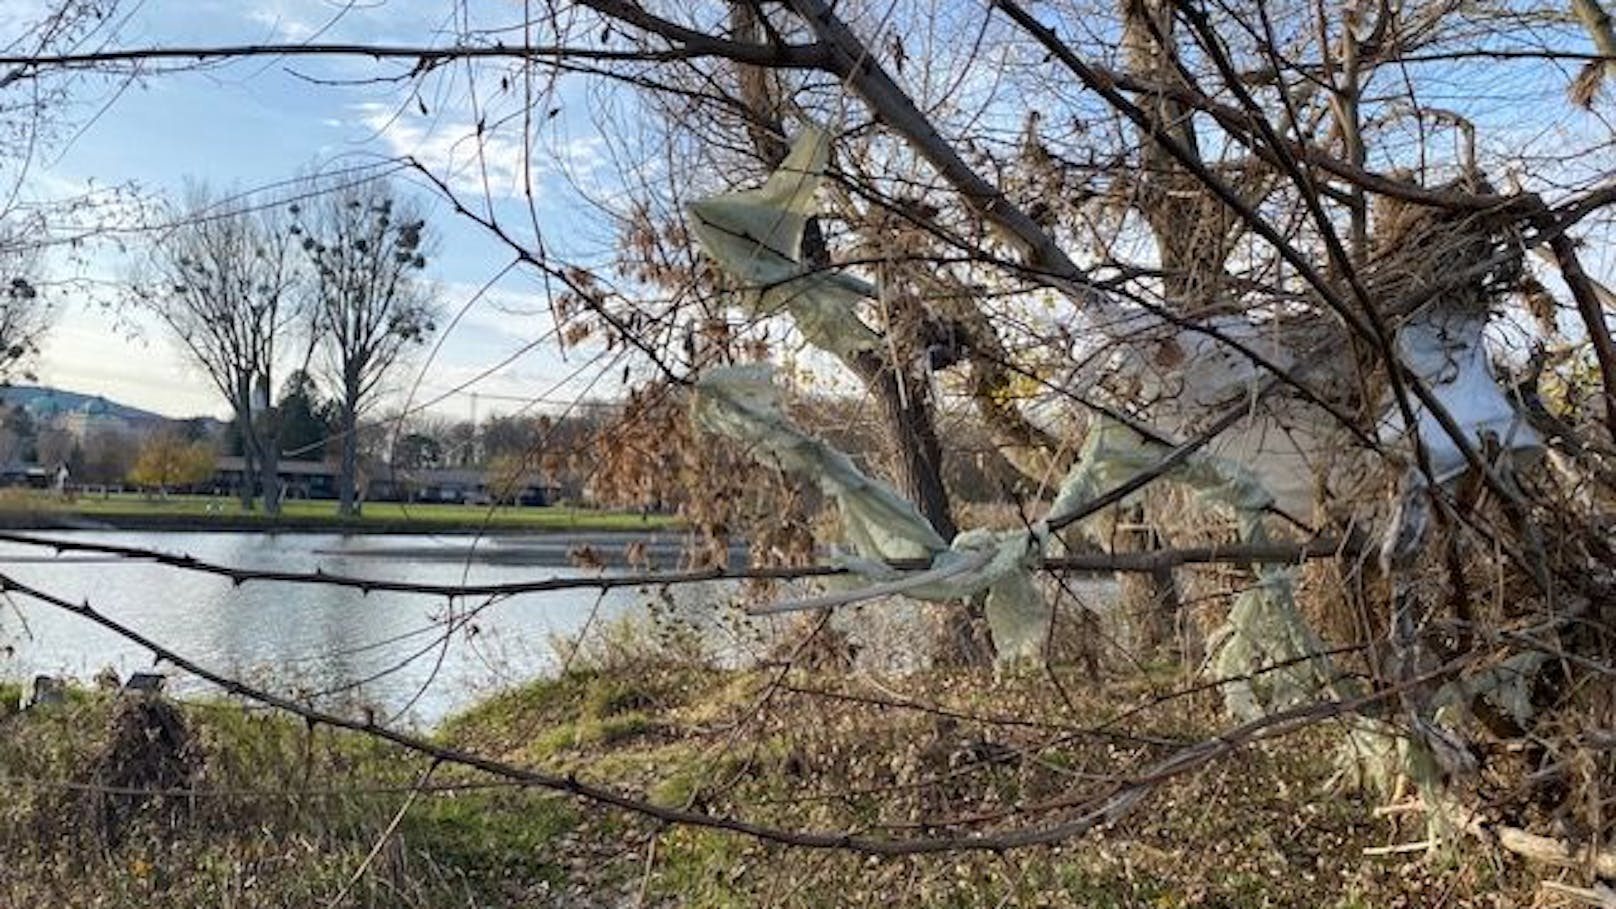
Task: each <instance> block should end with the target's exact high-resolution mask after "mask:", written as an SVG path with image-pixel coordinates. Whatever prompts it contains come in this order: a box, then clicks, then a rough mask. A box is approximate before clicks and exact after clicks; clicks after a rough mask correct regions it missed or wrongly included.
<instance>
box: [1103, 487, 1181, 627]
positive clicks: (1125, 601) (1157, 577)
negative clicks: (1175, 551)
mask: <svg viewBox="0 0 1616 909" xmlns="http://www.w3.org/2000/svg"><path fill="white" fill-rule="evenodd" d="M1145 521H1146V517H1145V510H1144V508H1142V507H1138V506H1136V507H1134V508H1131V509H1129V510H1128V511H1127V512H1125V513H1124V514H1123V516H1122V518H1121V522H1126V523H1125V525H1124V526H1121V527H1118V528H1117V533H1116V535H1115V537H1114V541H1113V545H1112V547H1111V550H1112V551H1113V552H1148V551H1151V550H1155V549H1160V548H1161V539H1160V538H1159V537H1157V535H1156V532H1155V530H1154V529H1153V528H1151V527H1149V526H1148V525H1147V524H1146V523H1145ZM1119 523H1120V522H1119ZM1117 599H1118V601H1119V603H1118V605H1119V606H1120V607H1121V611H1122V614H1123V615H1124V616H1125V617H1126V619H1127V622H1128V632H1129V636H1130V638H1131V641H1130V643H1131V644H1132V646H1133V652H1134V654H1135V655H1137V656H1149V655H1152V654H1155V653H1156V652H1157V651H1159V650H1160V649H1161V648H1162V646H1163V645H1166V644H1172V645H1175V646H1174V648H1173V649H1174V650H1177V649H1178V648H1177V647H1176V645H1177V643H1178V636H1177V635H1175V634H1174V633H1173V630H1174V628H1175V626H1176V625H1177V619H1178V612H1179V595H1178V584H1177V582H1176V581H1175V580H1174V578H1173V570H1172V569H1171V568H1157V569H1154V570H1152V571H1150V572H1122V573H1120V574H1118V575H1117Z"/></svg>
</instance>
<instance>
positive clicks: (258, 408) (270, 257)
mask: <svg viewBox="0 0 1616 909" xmlns="http://www.w3.org/2000/svg"><path fill="white" fill-rule="evenodd" d="M293 241H294V238H293V237H292V235H291V234H290V233H289V232H288V226H287V224H286V222H285V220H284V215H283V213H282V209H281V207H280V206H279V205H278V204H274V203H267V204H262V205H258V204H255V203H254V202H253V200H251V199H249V198H228V199H227V198H225V197H223V196H220V195H218V194H215V193H213V192H210V191H209V190H208V189H207V188H206V187H203V186H198V187H194V188H193V189H191V190H190V191H189V194H188V197H187V200H186V205H185V209H184V211H183V213H181V214H180V215H179V216H178V218H177V221H176V223H175V226H174V227H173V229H172V230H170V231H168V232H167V233H166V234H165V235H164V236H162V237H160V238H158V240H157V241H156V242H155V243H154V244H153V246H152V249H151V251H150V261H149V274H148V275H147V276H146V277H145V278H144V279H143V280H141V281H139V282H138V283H136V284H135V285H134V288H133V293H134V299H135V302H136V304H137V305H138V306H140V307H142V308H143V309H145V310H146V311H148V312H150V313H151V314H153V315H154V316H156V317H157V319H158V320H159V321H160V322H162V324H163V325H164V326H165V327H166V328H167V329H168V330H169V332H170V333H171V334H172V335H173V336H174V337H175V338H176V339H177V340H178V341H179V342H180V345H181V346H182V347H183V349H184V350H185V352H186V353H187V354H188V355H189V357H190V359H191V361H192V362H193V363H195V364H196V366H198V367H199V368H200V369H201V370H202V371H203V372H204V373H205V374H206V375H207V377H208V379H209V381H211V382H212V383H213V385H214V387H215V388H216V389H218V391H219V393H220V394H221V395H223V396H224V399H225V401H226V402H227V403H228V404H229V405H230V411H231V414H232V417H233V419H234V420H235V422H236V425H237V427H238V429H239V431H240V433H241V439H242V447H243V451H244V454H245V457H246V462H247V479H246V480H245V482H244V483H243V484H242V489H241V502H242V505H243V506H244V507H247V508H251V507H252V505H253V500H254V488H253V487H254V480H253V479H252V477H253V475H254V474H255V473H256V478H257V479H256V484H257V486H258V488H259V492H260V493H261V495H262V497H263V504H264V510H265V511H267V512H269V513H270V514H277V513H279V511H280V481H279V479H278V466H279V459H280V421H279V419H278V417H277V414H276V412H275V408H274V406H273V400H274V399H273V397H272V393H273V389H274V387H275V385H274V378H275V372H276V370H277V369H278V368H279V366H280V365H281V356H282V354H283V353H284V352H285V351H284V348H285V347H286V346H288V345H290V344H292V343H293V342H294V341H297V342H302V343H303V344H305V345H306V344H307V343H308V339H309V335H308V329H307V321H308V313H309V309H308V298H307V296H306V294H305V285H304V284H303V276H302V271H301V269H300V265H301V260H300V258H299V257H298V255H297V252H296V250H295V248H294V242H293ZM303 359H304V360H305V361H306V360H307V356H306V353H305V354H304V356H303Z"/></svg>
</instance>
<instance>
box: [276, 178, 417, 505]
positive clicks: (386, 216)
mask: <svg viewBox="0 0 1616 909" xmlns="http://www.w3.org/2000/svg"><path fill="white" fill-rule="evenodd" d="M292 214H293V217H294V218H295V219H296V223H294V224H293V225H292V226H291V227H290V228H289V230H290V231H291V233H292V235H293V237H294V239H295V240H296V241H297V245H298V246H299V248H301V249H302V250H303V252H304V253H305V254H306V257H307V260H308V262H309V266H310V281H311V282H312V284H311V286H312V292H313V305H314V307H315V309H314V320H315V325H316V330H317V331H318V332H319V334H320V337H321V341H322V350H323V357H324V371H325V374H326V375H325V378H326V381H327V382H329V383H330V384H331V386H332V387H333V388H334V389H335V391H336V398H337V404H338V427H337V430H338V432H339V433H340V435H341V447H342V463H341V473H340V474H339V477H338V484H339V486H338V489H339V504H338V509H339V513H341V514H343V515H355V514H358V513H359V502H358V496H357V494H356V493H357V489H356V487H357V482H356V481H357V477H358V470H359V419H360V417H361V416H363V415H364V413H365V411H366V410H367V409H368V408H369V407H370V406H372V405H373V404H375V403H376V400H377V398H378V394H379V392H380V391H381V390H382V387H383V386H382V382H383V380H384V379H386V378H387V376H388V374H389V372H390V371H391V370H392V369H393V367H394V366H395V365H397V363H398V362H399V359H400V357H401V356H402V355H403V354H404V353H405V351H407V350H408V349H409V348H410V347H412V346H414V345H418V344H421V343H423V342H424V341H426V340H427V339H428V338H430V337H431V336H432V334H433V332H435V331H436V330H437V326H436V324H435V321H434V320H435V319H436V309H435V307H434V305H433V301H432V299H431V292H430V290H429V288H428V286H427V285H426V284H425V283H424V282H423V281H422V280H421V279H420V273H421V270H422V269H423V268H425V267H426V261H427V254H428V252H429V251H430V249H431V245H432V244H431V237H430V235H429V233H428V232H427V226H426V220H425V218H424V217H423V216H422V214H421V210H420V207H419V206H418V205H416V204H415V203H414V202H413V201H412V200H410V199H409V198H408V197H406V196H404V195H402V194H400V193H399V191H398V189H397V188H396V187H395V186H394V185H393V184H391V183H389V182H387V181H385V180H377V181H374V182H367V183H361V184H357V185H347V186H341V187H337V188H333V189H331V190H329V191H328V192H325V193H324V194H322V195H320V196H319V197H318V198H317V199H316V200H314V201H313V202H310V203H309V204H307V205H306V206H302V207H298V206H294V207H293V210H292Z"/></svg>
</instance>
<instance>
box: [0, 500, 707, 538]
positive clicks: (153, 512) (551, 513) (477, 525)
mask: <svg viewBox="0 0 1616 909" xmlns="http://www.w3.org/2000/svg"><path fill="white" fill-rule="evenodd" d="M74 517H78V518H84V519H88V520H91V521H103V522H106V523H108V524H112V525H114V526H117V525H119V524H120V523H121V522H122V523H129V524H134V525H139V526H152V525H170V524H172V525H174V526H176V527H180V526H184V527H192V526H194V527H208V526H220V527H227V526H228V527H234V526H241V525H243V524H263V525H265V526H277V525H289V526H319V525H326V524H330V525H341V526H354V525H358V526H363V527H376V528H389V529H408V528H415V527H419V528H420V529H423V530H427V529H435V530H442V529H464V530H477V529H482V528H488V529H500V530H571V531H611V530H654V529H661V528H667V527H671V526H673V525H674V523H675V521H674V519H673V518H672V517H670V516H668V515H654V514H653V515H646V516H642V515H640V514H639V513H637V512H631V513H624V512H613V511H595V510H591V509H585V508H572V507H561V506H546V507H506V506H500V507H494V506H489V505H454V504H444V503H419V504H405V503H401V502H367V503H365V505H364V510H363V514H362V515H361V516H360V517H359V518H356V519H345V518H339V517H338V516H337V503H336V502H333V501H311V500H301V499H300V500H295V501H288V502H286V503H285V504H284V506H283V507H282V510H281V514H280V516H279V517H271V516H269V515H266V514H264V512H263V511H261V510H255V511H244V510H243V509H242V508H241V503H240V502H239V501H237V500H235V499H230V498H222V497H216V496H192V495H183V496H182V495H171V496H168V497H167V498H159V497H157V496H146V495H143V494H140V493H112V494H109V495H100V494H88V495H80V496H77V497H76V498H74V499H72V500H65V499H62V498H61V497H59V496H57V495H56V494H55V493H50V492H42V491H34V490H7V491H5V492H4V493H0V521H3V522H5V523H8V524H11V525H13V526H16V525H19V524H28V523H30V522H32V521H37V522H38V523H40V524H42V525H51V526H56V525H60V524H61V523H62V521H63V519H65V518H74Z"/></svg>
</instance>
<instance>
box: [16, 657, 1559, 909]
mask: <svg viewBox="0 0 1616 909" xmlns="http://www.w3.org/2000/svg"><path fill="white" fill-rule="evenodd" d="M1058 673H1059V674H1060V676H1061V677H1062V679H1063V681H1064V682H1065V683H1066V692H1064V694H1065V695H1066V696H1065V697H1052V696H1050V690H1049V686H1050V682H1049V679H1048V678H1046V677H1045V676H1043V675H1028V676H1025V677H1021V678H1008V677H1006V678H998V679H995V678H994V677H993V676H992V674H991V673H990V672H988V671H986V670H984V671H981V672H972V671H969V670H949V671H934V672H929V673H923V674H918V675H915V676H910V677H904V678H895V679H885V680H883V681H882V683H881V684H880V685H879V686H872V685H871V684H870V683H867V682H861V681H857V680H852V679H849V678H848V675H847V673H846V672H845V670H841V669H827V670H825V671H808V670H803V669H796V670H792V671H790V672H782V671H780V670H777V669H769V670H767V671H719V670H711V669H704V668H691V667H689V666H683V665H679V664H674V663H667V662H657V661H650V662H645V661H639V662H633V663H625V662H618V663H614V664H613V665H611V666H610V667H609V668H608V667H592V668H588V669H581V670H580V669H574V671H572V672H570V673H568V674H566V675H565V676H563V677H562V678H560V679H556V680H551V681H545V682H540V683H535V684H531V685H528V686H525V687H522V688H519V689H516V690H513V691H510V692H508V693H506V694H502V695H498V696H496V697H494V698H492V699H491V700H488V701H486V702H484V703H482V704H481V705H479V706H477V707H474V708H472V709H470V710H467V711H464V712H462V713H461V714H459V715H457V716H455V717H454V718H452V719H450V720H449V721H448V722H446V723H445V724H443V725H442V726H441V727H440V728H439V729H438V731H437V732H436V733H435V734H434V736H433V738H434V741H436V742H438V743H441V744H444V745H448V746H452V747H454V748H458V749H464V750H467V751H471V752H474V753H477V754H479V755H485V756H488V757H491V758H494V759H498V760H501V761H505V762H507V763H509V764H512V765H515V766H522V767H531V768H535V769H539V770H542V771H543V772H545V773H547V774H554V775H557V776H560V777H565V778H570V779H577V780H579V781H582V782H586V783H594V784H601V785H607V786H610V787H613V788H614V789H617V790H620V791H623V792H626V793H628V794H629V795H630V796H631V797H634V798H638V799H645V800H648V801H650V802H652V803H655V804H657V805H662V806H669V807H676V808H681V809H687V810H690V811H694V812H697V813H700V814H711V815H725V816H733V815H743V816H745V817H747V818H748V819H749V820H751V821H753V822H756V823H758V824H761V825H765V826H778V827H782V828H787V829H799V830H800V829H817V830H857V831H860V832H862V833H865V834H868V835H871V836H877V837H882V838H903V837H907V836H930V835H935V834H936V832H937V831H936V830H934V829H932V828H930V827H928V826H927V825H928V824H936V823H940V822H942V821H943V820H944V819H948V818H961V819H965V820H960V821H958V824H959V825H961V829H963V830H966V831H970V832H989V831H992V830H994V829H997V828H1006V827H1013V826H1025V825H1043V824H1047V823H1058V822H1060V821H1062V820H1066V819H1069V817H1070V816H1071V814H1072V812H1074V811H1081V810H1082V809H1081V808H1080V807H1078V806H1080V804H1081V801H1082V797H1086V796H1088V795H1092V794H1095V793H1103V792H1104V791H1105V790H1106V789H1107V787H1110V786H1112V785H1113V782H1112V780H1113V777H1111V776H1110V775H1109V774H1112V773H1115V772H1119V771H1120V772H1128V771H1129V768H1135V769H1137V768H1140V767H1143V766H1146V765H1148V764H1149V763H1150V762H1151V761H1153V760H1156V759H1159V758H1161V757H1162V756H1163V755H1165V754H1168V753H1170V752H1171V751H1172V750H1174V749H1175V748H1176V747H1177V743H1181V742H1189V741H1197V740H1201V739H1203V738H1205V737H1206V736H1208V735H1210V734H1212V733H1213V731H1214V730H1215V729H1216V728H1217V727H1218V725H1219V724H1220V718H1219V716H1218V712H1217V699H1216V695H1215V693H1213V692H1202V693H1201V694H1198V695H1193V696H1186V697H1183V698H1175V699H1172V700H1169V701H1159V700H1158V699H1159V697H1160V695H1161V694H1162V692H1163V691H1164V690H1165V689H1167V688H1174V687H1179V686H1181V685H1182V684H1183V679H1181V678H1178V677H1176V675H1175V674H1172V673H1167V674H1157V675H1156V677H1155V680H1154V681H1147V682H1134V683H1115V682H1110V683H1101V684H1095V683H1093V682H1091V681H1088V680H1086V679H1085V678H1084V677H1082V676H1081V675H1080V674H1078V673H1076V672H1073V671H1069V670H1066V669H1061V670H1058ZM10 693H11V694H13V695H14V694H15V693H16V692H15V691H14V690H13V691H12V692H10ZM1068 698H1069V699H1068ZM125 703H127V702H125ZM1152 703H1154V704H1155V706H1148V705H1151V704H1152ZM920 704H937V705H944V707H946V709H944V710H941V711H939V710H928V709H917V707H916V706H915V705H920ZM905 705H909V706H905ZM1142 705H1143V706H1142ZM1073 711H1076V713H1074V712H1073ZM3 712H4V708H0V714H3ZM1000 715H1013V716H1015V717H1017V720H1018V723H1017V724H1012V725H1005V724H997V723H992V722H987V721H984V720H981V719H975V718H976V717H989V716H1000ZM129 716H130V708H128V707H127V706H123V705H121V704H120V703H119V702H118V701H117V699H115V698H113V697H111V696H108V695H99V694H89V693H77V694H75V695H74V696H73V697H72V698H71V699H70V701H69V702H68V703H66V704H61V705H56V706H52V707H49V708H46V709H43V710H40V711H38V712H36V713H30V714H27V715H22V716H12V717H9V718H4V717H3V716H0V778H3V779H0V785H4V786H5V787H6V793H5V794H6V797H5V798H0V851H3V853H4V854H5V855H6V856H7V861H6V862H4V863H0V905H18V906H22V905H37V906H56V905H63V906H65V905H88V904H91V903H94V904H95V905H99V906H107V907H125V906H127V907H136V906H139V907H146V906H152V905H163V906H172V907H190V906H196V907H201V906H210V907H211V906H219V905H240V906H272V905H273V906H280V905H327V904H330V903H331V901H332V899H333V897H335V896H336V895H337V894H338V893H339V892H342V891H344V890H345V888H347V887H348V886H349V885H350V884H351V885H352V887H353V889H352V892H351V894H350V896H351V897H352V899H351V902H350V904H352V905H397V906H439V905H477V906H489V907H506V906H510V907H515V906H531V905H542V906H565V907H585V906H588V907H596V906H693V907H742V906H780V907H802V909H830V907H848V906H881V907H883V909H907V907H934V906H953V907H966V906H993V905H1016V906H1085V907H1124V906H1126V907H1135V906H1138V907H1188V906H1207V907H1226V909H1244V907H1252V909H1255V907H1259V906H1261V907H1308V909H1315V907H1336V909H1356V907H1367V906H1390V905H1435V904H1437V903H1441V904H1444V905H1453V906H1481V905H1486V906H1501V905H1528V904H1533V902H1532V900H1533V897H1534V889H1535V887H1536V878H1535V876H1533V875H1531V874H1530V873H1529V871H1530V870H1531V869H1522V868H1520V866H1519V865H1518V864H1513V863H1509V862H1504V863H1501V864H1494V863H1493V862H1490V861H1488V860H1487V859H1486V857H1485V856H1482V855H1479V854H1477V853H1475V852H1470V853H1468V858H1464V857H1461V856H1456V855H1448V856H1446V857H1444V858H1442V859H1441V860H1436V859H1423V858H1422V857H1421V856H1420V855H1417V854H1416V855H1407V854H1401V853H1392V854H1390V855H1383V856H1380V857H1375V856H1366V855H1365V853H1364V850H1365V849H1366V848H1372V847H1383V846H1385V845H1386V844H1388V843H1392V844H1397V843H1402V842H1407V841H1409V840H1417V839H1419V838H1420V836H1421V835H1422V833H1421V819H1420V818H1418V817H1416V816H1404V815H1392V816H1389V817H1378V818H1377V817H1375V816H1374V815H1373V813H1372V812H1371V811H1370V806H1369V804H1368V800H1366V799H1363V798H1358V797H1355V796H1353V795H1351V794H1342V793H1338V792H1336V791H1334V790H1332V789H1330V788H1329V787H1328V786H1327V785H1326V784H1327V781H1328V779H1329V778H1330V776H1331V775H1332V774H1333V773H1334V771H1335V770H1336V767H1335V765H1334V763H1333V761H1332V760H1331V758H1330V756H1331V754H1332V753H1333V750H1334V749H1333V748H1332V747H1331V744H1332V743H1333V742H1334V741H1335V740H1334V739H1332V738H1330V736H1331V732H1330V730H1329V729H1326V728H1316V729H1312V730H1309V731H1306V732H1303V733H1300V734H1296V735H1293V736H1289V737H1286V738H1281V739H1276V740H1274V741H1271V742H1269V743H1267V744H1264V745H1262V746H1260V747H1255V746H1254V747H1249V748H1245V749H1239V750H1237V751H1235V752H1234V753H1233V754H1231V755H1229V756H1228V757H1226V758H1224V759H1222V760H1220V761H1218V762H1216V763H1214V764H1212V765H1211V766H1209V767H1208V768H1206V769H1204V770H1201V771H1198V772H1196V773H1193V774H1187V775H1184V776H1182V777H1176V778H1173V779H1171V780H1169V781H1168V782H1166V783H1165V784H1164V785H1162V786H1161V787H1160V788H1159V789H1157V790H1156V791H1154V792H1153V793H1152V794H1151V795H1150V796H1149V798H1148V800H1147V802H1146V803H1145V804H1143V805H1141V806H1139V808H1138V810H1136V811H1135V812H1133V813H1132V814H1130V815H1129V816H1128V817H1127V818H1125V819H1122V820H1120V821H1118V822H1115V823H1110V824H1105V825H1103V826H1101V827H1100V828H1098V829H1096V830H1094V831H1091V832H1090V833H1088V834H1085V835H1083V836H1077V837H1073V838H1070V839H1068V840H1066V841H1064V842H1061V843H1059V844H1058V845H1055V846H1052V847H1040V848H1034V849H1018V850H1011V851H1008V852H1005V853H1002V854H997V853H993V852H961V853H945V854H942V855H917V856H907V857H895V858H874V857H870V856H865V855H860V854H857V853H852V852H847V851H841V850H809V849H801V848H795V849H793V848H785V847H781V846H774V845H768V844H765V843H763V842H761V841H759V840H757V839H754V838H752V837H748V836H741V835H736V834H730V833H723V832H718V831H714V830H710V829H703V828H699V827H690V826H664V825H661V824H658V823H653V822H650V821H647V820H645V819H644V818H643V817H639V816H636V815H633V814H626V813H623V812H618V811H612V810H606V809H603V808H601V807H599V806H598V805H594V804H591V803H588V802H583V801H579V800H576V799H572V798H570V797H566V796H564V795H560V794H556V793H553V792H548V791H544V790H540V789H529V788H523V787H520V786H513V785H511V784H510V783H508V782H503V781H501V780H499V779H497V778H493V777H489V776H484V775H478V774H473V773H471V772H469V771H466V770H464V769H463V768H458V767H455V766H453V765H450V764H444V765H440V766H438V767H437V768H435V769H433V770H431V772H430V775H428V767H429V762H428V761H426V760H424V759H422V758H419V757H417V756H413V755H410V754H407V753H404V752H402V751H400V750H399V749H397V748H394V747H392V746H388V745H384V744H380V743H378V742H376V741H375V740H372V739H369V738H366V737H362V736H359V735H355V734H351V733H341V732H336V731H333V730H331V729H328V728H324V727H317V726H308V725H305V724H304V723H302V722H301V721H296V720H293V719H290V718H286V717H282V716H276V715H269V714H265V713H262V712H247V711H244V710H242V709H241V708H240V707H237V706H231V705H225V704H219V703H212V704H195V705H190V706H186V707H183V708H181V710H180V711H179V712H178V716H179V718H180V720H181V722H182V724H183V726H182V727H181V726H175V727H174V729H175V730H177V732H175V733H174V734H173V735H172V738H173V741H174V742H175V743H176V744H177V745H178V751H177V753H178V754H179V755H180V757H179V759H178V760H177V761H166V762H165V760H162V759H161V756H160V755H156V754H154V753H153V752H150V751H142V752H139V753H138V754H134V755H130V754H122V753H120V752H119V750H118V748H117V742H118V741H119V738H120V736H122V737H123V738H124V739H132V740H133V741H135V742H136V743H139V742H143V741H147V739H146V738H142V737H139V736H130V735H129V733H128V728H129V726H130V723H131V720H130V719H129ZM1108 717H1126V719H1121V720H1118V721H1115V722H1111V723H1108V724H1104V720H1105V718H1108ZM1073 723H1079V724H1081V725H1085V726H1086V725H1089V724H1104V728H1105V729H1106V734H1104V735H1093V734H1088V735H1082V734H1077V733H1076V732H1075V731H1074V730H1076V729H1078V728H1079V726H1075V725H1072V724H1073ZM163 768H166V769H163ZM164 773H166V774H169V775H168V776H163V775H162V774H164ZM143 774H144V775H143ZM175 774H179V778H176V777H175V776H174V775H175ZM423 780H424V781H425V783H424V785H423ZM113 784H115V785H114V786H113V788H112V790H111V791H107V790H106V788H104V787H108V786H109V785H113ZM98 787H103V788H98ZM119 787H121V788H119ZM142 789H163V790H165V795H164V796H163V797H148V798H144V799H143V798H141V797H139V796H136V795H132V794H130V793H131V792H138V791H140V790H142ZM412 793H413V794H412ZM1068 800H1075V801H1072V802H1071V804H1072V805H1073V807H1062V806H1063V805H1066V804H1068ZM1029 806H1042V807H1039V808H1037V809H1032V808H1030V807H1029ZM970 818H979V820H975V821H973V820H969V819H970ZM1537 870H1541V869H1537Z"/></svg>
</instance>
